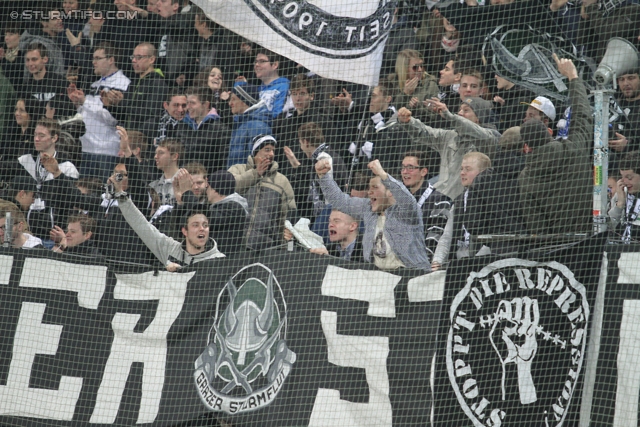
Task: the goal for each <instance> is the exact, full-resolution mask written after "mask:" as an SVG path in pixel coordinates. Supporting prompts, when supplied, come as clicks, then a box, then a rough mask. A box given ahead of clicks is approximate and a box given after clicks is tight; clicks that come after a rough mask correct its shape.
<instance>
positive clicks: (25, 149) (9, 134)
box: [0, 120, 34, 175]
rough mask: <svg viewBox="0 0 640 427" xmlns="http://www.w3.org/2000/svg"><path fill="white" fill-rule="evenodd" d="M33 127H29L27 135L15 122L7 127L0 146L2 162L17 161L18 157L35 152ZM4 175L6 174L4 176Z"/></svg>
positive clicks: (0, 159)
mask: <svg viewBox="0 0 640 427" xmlns="http://www.w3.org/2000/svg"><path fill="white" fill-rule="evenodd" d="M33 130H34V127H33V126H29V127H28V128H27V130H26V132H25V133H22V129H21V128H20V126H18V125H17V124H16V122H15V120H14V121H12V122H11V123H10V124H9V126H7V127H6V131H5V133H4V136H3V138H2V144H1V145H0V161H15V160H16V159H17V158H18V157H20V156H22V155H24V154H29V153H32V152H33ZM2 175H4V174H2Z"/></svg>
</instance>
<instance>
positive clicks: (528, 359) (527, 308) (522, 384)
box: [489, 297, 540, 405]
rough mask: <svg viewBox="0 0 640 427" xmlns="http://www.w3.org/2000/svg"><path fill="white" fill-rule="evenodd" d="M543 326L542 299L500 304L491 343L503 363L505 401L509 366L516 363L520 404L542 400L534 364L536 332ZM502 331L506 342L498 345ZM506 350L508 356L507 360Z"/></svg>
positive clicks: (516, 299)
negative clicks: (498, 336) (495, 335)
mask: <svg viewBox="0 0 640 427" xmlns="http://www.w3.org/2000/svg"><path fill="white" fill-rule="evenodd" d="M539 323H540V310H539V308H538V300H535V299H533V300H532V299H531V298H529V297H524V298H514V299H513V300H511V301H505V300H502V301H500V304H499V305H498V310H497V311H496V315H495V321H494V323H493V327H492V328H491V332H490V333H489V340H490V341H491V345H492V347H493V349H494V350H495V351H496V353H498V357H499V358H500V362H501V363H502V400H505V394H506V393H505V376H506V365H507V364H511V363H515V364H516V366H517V369H518V389H519V392H520V403H522V404H523V405H528V404H530V403H534V402H535V401H537V400H538V396H537V394H536V387H535V385H534V384H533V378H532V377H531V364H532V363H533V358H534V357H535V355H536V352H537V351H538V342H537V341H536V331H537V329H538V325H539ZM497 330H501V337H502V341H503V343H498V344H496V342H495V340H494V333H495V331H497ZM504 350H506V353H507V355H506V357H503V355H504Z"/></svg>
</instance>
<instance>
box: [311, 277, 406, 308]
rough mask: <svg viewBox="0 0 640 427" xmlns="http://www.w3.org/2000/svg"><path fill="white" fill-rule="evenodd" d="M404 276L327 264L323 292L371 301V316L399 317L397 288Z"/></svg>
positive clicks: (338, 296) (328, 294)
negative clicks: (396, 297)
mask: <svg viewBox="0 0 640 427" xmlns="http://www.w3.org/2000/svg"><path fill="white" fill-rule="evenodd" d="M401 279H402V278H401V277H400V276H395V275H393V274H389V273H385V272H382V271H368V270H346V269H344V268H340V267H336V266H333V265H329V266H327V271H326V272H325V274H324V279H323V280H322V295H326V296H330V297H337V298H343V299H352V300H356V301H366V302H368V303H369V310H368V311H367V314H368V315H369V316H376V317H391V318H393V317H396V305H395V296H394V294H393V290H394V289H395V287H396V285H397V284H398V283H399V282H400V280H401Z"/></svg>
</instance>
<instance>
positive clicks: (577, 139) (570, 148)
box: [519, 78, 593, 234]
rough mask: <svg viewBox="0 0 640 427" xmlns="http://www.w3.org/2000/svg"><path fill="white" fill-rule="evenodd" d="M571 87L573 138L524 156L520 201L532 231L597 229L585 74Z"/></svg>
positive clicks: (570, 132)
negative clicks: (592, 205)
mask: <svg viewBox="0 0 640 427" xmlns="http://www.w3.org/2000/svg"><path fill="white" fill-rule="evenodd" d="M568 86H569V97H570V98H571V108H572V113H571V114H572V117H571V127H570V129H569V137H568V138H567V139H566V140H558V141H551V142H548V143H547V144H545V145H544V146H542V147H538V148H535V149H534V151H533V153H531V154H528V155H527V156H526V165H525V168H524V170H523V171H522V172H521V173H520V177H519V184H520V201H521V206H522V211H523V212H524V215H525V217H524V219H525V224H526V227H527V230H528V231H529V233H531V234H564V233H591V231H592V230H593V220H592V209H591V203H592V197H593V177H592V165H591V161H590V157H589V156H590V152H589V147H590V145H591V141H592V140H593V120H592V116H591V107H590V105H589V101H588V100H587V91H586V89H585V86H584V82H583V81H582V79H580V78H578V79H574V80H572V81H570V82H568Z"/></svg>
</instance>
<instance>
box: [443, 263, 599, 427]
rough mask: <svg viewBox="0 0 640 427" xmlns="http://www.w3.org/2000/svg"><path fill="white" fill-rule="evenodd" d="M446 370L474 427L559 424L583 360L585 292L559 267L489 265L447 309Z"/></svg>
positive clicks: (472, 276) (469, 279) (469, 280)
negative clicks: (520, 422)
mask: <svg viewBox="0 0 640 427" xmlns="http://www.w3.org/2000/svg"><path fill="white" fill-rule="evenodd" d="M450 313H451V317H450V319H451V324H450V326H449V333H448V337H447V352H446V365H447V373H448V376H449V380H450V382H451V385H452V386H453V390H454V392H455V394H456V397H457V399H458V402H459V403H460V405H461V407H462V409H463V411H464V412H465V414H466V415H467V416H468V417H469V419H470V420H471V421H472V422H473V425H474V426H477V427H481V426H499V425H502V424H505V423H506V424H508V425H511V424H512V423H513V422H516V421H517V420H519V419H527V420H536V421H537V423H538V425H541V426H547V427H551V426H562V425H563V423H564V421H565V417H566V415H567V412H568V409H569V406H570V405H571V399H572V396H573V393H574V389H575V387H576V384H577V382H578V378H579V375H580V372H581V369H582V364H583V361H584V352H585V349H586V341H587V340H586V331H587V322H588V319H589V304H588V302H587V296H586V290H585V287H584V286H583V285H582V284H581V283H579V282H578V281H576V279H575V277H574V275H573V273H572V272H571V271H570V270H569V269H568V268H567V267H566V266H564V265H562V264H559V263H557V262H549V263H536V262H533V261H525V260H521V259H515V258H510V259H504V260H500V261H496V262H493V263H491V264H489V265H487V266H485V267H484V268H482V270H481V271H480V272H473V273H471V274H470V275H469V276H468V277H467V284H466V286H465V287H464V289H462V290H461V291H460V292H459V293H458V294H457V295H456V297H455V298H454V300H453V303H452V305H451V311H450Z"/></svg>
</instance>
